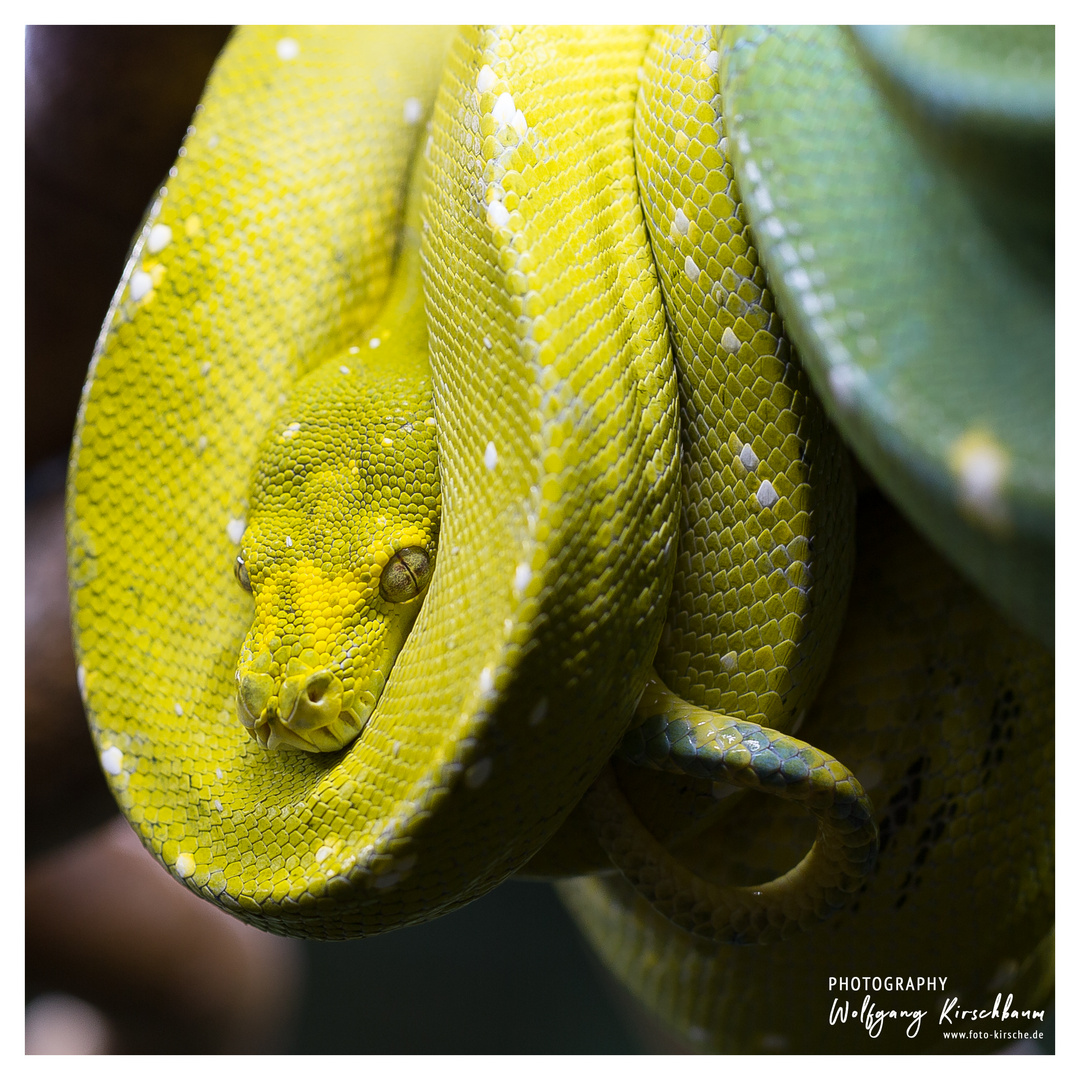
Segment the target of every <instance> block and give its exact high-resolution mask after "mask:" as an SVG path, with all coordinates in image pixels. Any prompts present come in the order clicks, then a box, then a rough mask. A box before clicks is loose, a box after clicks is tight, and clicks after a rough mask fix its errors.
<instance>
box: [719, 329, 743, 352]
mask: <svg viewBox="0 0 1080 1080" xmlns="http://www.w3.org/2000/svg"><path fill="white" fill-rule="evenodd" d="M720 344H721V345H723V347H724V348H725V349H727V351H728V352H729V353H737V352H738V351H739V339H738V337H736V335H735V331H734V330H732V329H731V327H730V326H725V327H724V332H723V333H722V334H721V335H720Z"/></svg>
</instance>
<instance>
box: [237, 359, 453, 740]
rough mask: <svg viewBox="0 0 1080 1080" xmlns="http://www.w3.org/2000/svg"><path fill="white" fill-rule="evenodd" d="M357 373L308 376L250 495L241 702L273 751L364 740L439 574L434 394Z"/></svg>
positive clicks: (245, 717) (243, 713)
mask: <svg viewBox="0 0 1080 1080" xmlns="http://www.w3.org/2000/svg"><path fill="white" fill-rule="evenodd" d="M347 375H349V373H345V374H340V373H339V369H337V368H336V367H335V368H333V369H332V370H331V371H330V373H329V377H327V376H323V375H320V374H319V372H316V373H315V376H316V377H309V378H308V379H305V380H301V382H300V383H299V384H298V388H297V392H296V394H295V395H294V398H293V399H292V400H291V401H290V402H289V403H288V405H287V407H286V410H285V412H284V414H283V416H282V418H281V419H279V422H278V423H277V424H276V425H275V427H274V429H273V431H272V432H271V435H270V437H269V438H268V439H267V440H266V442H265V443H264V446H263V448H262V451H261V453H260V457H259V461H258V465H257V472H256V478H255V482H254V484H253V488H252V500H251V509H250V512H249V518H248V524H247V528H246V530H245V532H244V536H243V539H242V541H241V553H240V557H239V558H238V560H237V564H236V576H237V579H238V580H239V582H240V585H241V586H242V587H243V588H245V589H246V590H247V591H249V592H251V593H252V595H253V597H254V600H255V614H254V618H253V620H252V625H251V629H250V630H249V631H248V634H247V637H246V638H245V640H244V644H243V646H242V647H241V650H240V656H239V659H238V662H237V668H236V702H237V713H238V716H239V719H240V722H241V723H242V724H243V725H244V727H245V728H246V729H247V731H248V734H250V735H251V737H252V738H254V739H255V740H256V741H257V742H258V743H259V745H260V746H262V747H263V748H265V749H268V750H273V749H275V748H277V747H279V746H291V747H295V748H297V749H301V750H308V751H316V752H325V751H331V750H339V749H341V748H343V747H344V746H347V745H348V744H349V743H350V742H351V741H352V740H353V739H355V738H356V736H357V735H358V734H359V733H360V731H361V730H362V729H363V727H364V725H365V724H366V723H367V721H368V718H369V717H370V716H371V713H372V711H373V710H374V708H375V705H376V703H377V702H378V700H379V696H380V694H381V693H382V690H383V687H384V686H385V685H386V681H387V679H388V677H389V675H390V670H391V668H392V666H393V664H394V661H395V659H396V658H397V655H398V653H399V652H400V651H401V648H402V646H403V645H404V642H405V638H406V636H407V635H408V632H409V630H410V629H411V627H412V624H413V622H414V620H415V619H416V616H417V614H418V613H419V610H420V605H421V603H422V601H423V597H424V594H425V592H426V590H427V586H428V583H429V581H430V580H431V576H432V571H433V569H434V563H435V547H436V531H437V528H438V511H439V488H438V465H437V457H436V450H435V433H434V426H433V424H432V423H429V422H427V417H428V416H429V415H430V407H431V406H430V398H429V397H428V398H421V399H420V400H419V401H406V402H402V401H401V400H397V401H389V402H388V401H386V400H385V398H384V397H380V393H381V392H382V393H385V387H386V385H387V384H386V382H385V380H384V381H382V382H381V383H380V384H379V385H376V386H362V387H357V386H356V385H355V381H356V380H355V379H353V378H347V377H346V376H347ZM391 389H392V384H391ZM425 409H426V410H427V411H426V412H425Z"/></svg>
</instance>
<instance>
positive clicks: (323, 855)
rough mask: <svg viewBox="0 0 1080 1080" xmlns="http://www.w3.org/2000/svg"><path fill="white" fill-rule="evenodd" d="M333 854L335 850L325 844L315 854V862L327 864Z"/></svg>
mask: <svg viewBox="0 0 1080 1080" xmlns="http://www.w3.org/2000/svg"><path fill="white" fill-rule="evenodd" d="M333 854H334V849H333V848H332V847H329V846H328V845H327V844H323V846H322V847H321V848H319V850H318V851H316V852H315V861H316V862H326V860H327V859H329V858H330V856H331V855H333Z"/></svg>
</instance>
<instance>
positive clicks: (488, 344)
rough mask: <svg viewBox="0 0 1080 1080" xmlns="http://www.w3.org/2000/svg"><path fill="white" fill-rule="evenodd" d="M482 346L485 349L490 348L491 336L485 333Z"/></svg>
mask: <svg viewBox="0 0 1080 1080" xmlns="http://www.w3.org/2000/svg"><path fill="white" fill-rule="evenodd" d="M484 348H485V349H490V348H491V338H489V337H488V336H487V334H485V335H484Z"/></svg>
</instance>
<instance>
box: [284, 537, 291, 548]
mask: <svg viewBox="0 0 1080 1080" xmlns="http://www.w3.org/2000/svg"><path fill="white" fill-rule="evenodd" d="M285 546H286V547H292V537H291V536H286V537H285Z"/></svg>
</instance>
